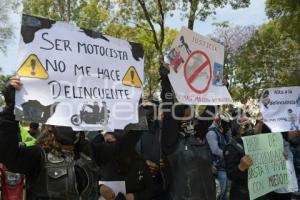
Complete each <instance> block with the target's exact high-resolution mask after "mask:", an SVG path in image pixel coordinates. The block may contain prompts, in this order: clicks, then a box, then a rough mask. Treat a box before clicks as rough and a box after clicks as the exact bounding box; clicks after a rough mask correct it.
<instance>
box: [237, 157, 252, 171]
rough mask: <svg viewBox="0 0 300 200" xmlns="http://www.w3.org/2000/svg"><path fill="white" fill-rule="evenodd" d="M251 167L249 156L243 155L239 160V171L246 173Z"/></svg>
mask: <svg viewBox="0 0 300 200" xmlns="http://www.w3.org/2000/svg"><path fill="white" fill-rule="evenodd" d="M252 165H253V161H252V158H251V157H250V156H249V155H245V156H244V157H242V158H241V160H240V164H239V170H241V171H242V172H244V171H246V170H247V169H249V167H251V166H252Z"/></svg>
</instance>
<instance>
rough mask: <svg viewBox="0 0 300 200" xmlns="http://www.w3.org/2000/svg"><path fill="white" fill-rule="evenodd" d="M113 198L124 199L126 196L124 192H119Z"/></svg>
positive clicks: (116, 199)
mask: <svg viewBox="0 0 300 200" xmlns="http://www.w3.org/2000/svg"><path fill="white" fill-rule="evenodd" d="M115 200H126V197H125V195H124V194H122V193H121V192H119V193H118V195H117V196H116V198H115Z"/></svg>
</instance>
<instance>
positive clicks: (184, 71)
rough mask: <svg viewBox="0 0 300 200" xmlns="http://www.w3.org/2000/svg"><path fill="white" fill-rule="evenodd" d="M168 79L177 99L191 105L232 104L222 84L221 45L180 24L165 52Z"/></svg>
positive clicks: (222, 61) (222, 59)
mask: <svg viewBox="0 0 300 200" xmlns="http://www.w3.org/2000/svg"><path fill="white" fill-rule="evenodd" d="M167 57H168V59H169V61H170V69H171V70H170V74H169V79H170V82H171V84H172V87H173V89H174V91H175V94H176V97H177V99H178V101H179V102H181V103H185V104H190V105H221V104H231V103H233V102H232V99H231V96H230V94H229V92H228V90H227V88H226V87H225V86H224V85H223V63H224V47H223V46H222V45H220V44H218V43H216V42H214V41H212V40H210V39H208V38H206V37H203V36H201V35H199V34H197V33H195V32H193V31H191V30H189V29H187V28H182V29H181V31H180V33H179V35H178V36H177V38H176V39H175V41H174V42H173V44H172V47H171V51H170V53H169V54H168V56H167Z"/></svg>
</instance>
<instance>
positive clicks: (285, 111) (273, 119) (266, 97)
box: [260, 86, 300, 132]
mask: <svg viewBox="0 0 300 200" xmlns="http://www.w3.org/2000/svg"><path fill="white" fill-rule="evenodd" d="M260 112H261V113H262V115H263V118H264V122H265V124H266V125H268V126H269V127H270V128H271V130H272V132H284V131H291V130H299V129H300V87H299V86H298V87H282V88H270V89H266V90H264V91H263V93H262V96H261V99H260Z"/></svg>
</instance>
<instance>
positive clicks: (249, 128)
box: [241, 124, 254, 136]
mask: <svg viewBox="0 0 300 200" xmlns="http://www.w3.org/2000/svg"><path fill="white" fill-rule="evenodd" d="M241 128H242V129H244V131H245V132H244V134H243V136H248V135H254V130H253V127H252V126H251V124H245V125H243V126H241Z"/></svg>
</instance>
